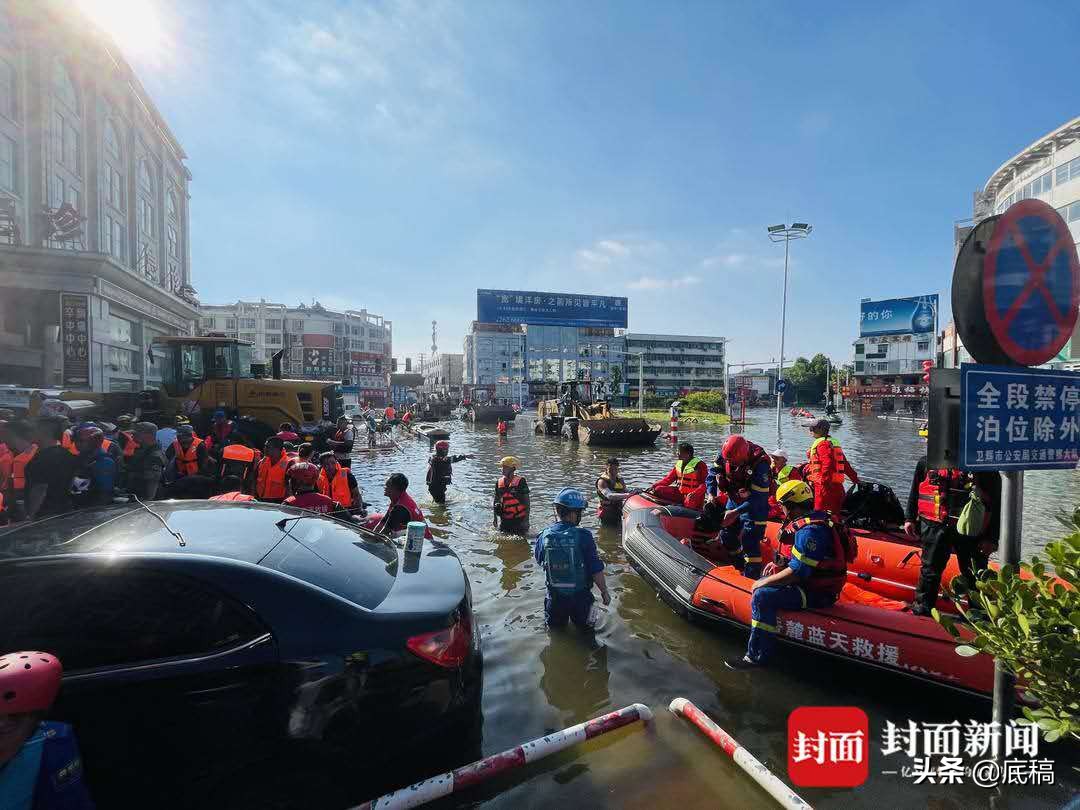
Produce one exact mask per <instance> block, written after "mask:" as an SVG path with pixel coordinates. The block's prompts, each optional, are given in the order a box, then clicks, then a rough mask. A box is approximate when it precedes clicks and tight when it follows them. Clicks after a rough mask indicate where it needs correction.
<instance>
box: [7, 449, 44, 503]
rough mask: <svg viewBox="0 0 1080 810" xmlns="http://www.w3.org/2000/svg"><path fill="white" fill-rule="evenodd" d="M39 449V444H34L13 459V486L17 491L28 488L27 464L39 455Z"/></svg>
mask: <svg viewBox="0 0 1080 810" xmlns="http://www.w3.org/2000/svg"><path fill="white" fill-rule="evenodd" d="M37 451H38V446H37V445H36V444H32V445H30V449H29V450H25V451H23V452H22V453H19V455H17V456H15V458H13V459H12V460H11V488H12V489H13V490H15V492H22V491H23V490H25V489H26V465H27V464H29V463H30V461H31V460H32V459H33V458H34V456H36V455H37Z"/></svg>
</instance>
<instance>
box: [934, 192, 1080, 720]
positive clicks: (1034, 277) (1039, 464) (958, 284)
mask: <svg viewBox="0 0 1080 810" xmlns="http://www.w3.org/2000/svg"><path fill="white" fill-rule="evenodd" d="M952 303H953V315H954V317H955V319H956V328H957V332H958V333H959V335H960V338H961V340H963V342H964V346H965V347H966V348H967V350H968V351H969V352H970V353H971V355H972V357H974V358H975V359H976V360H977V361H978V362H979V363H980V364H993V365H974V364H965V365H963V366H962V367H961V370H960V439H959V441H960V447H959V465H960V467H961V468H963V469H965V470H971V471H976V470H999V471H1000V472H1001V478H1002V482H1001V564H1002V565H1003V566H1004V565H1012V566H1015V565H1016V564H1017V563H1018V562H1019V561H1020V534H1021V529H1022V524H1023V506H1024V470H1034V469H1074V468H1075V467H1076V463H1077V458H1078V450H1080V425H1078V419H1080V414H1078V412H1077V409H1078V407H1080V374H1076V373H1073V372H1065V371H1061V372H1055V371H1045V370H1038V369H1033V368H1029V367H1030V366H1038V365H1041V364H1043V363H1047V362H1049V361H1050V360H1052V359H1053V358H1054V357H1055V356H1056V355H1057V353H1058V352H1059V351H1060V350H1061V348H1062V347H1063V346H1064V345H1065V344H1066V343H1067V342H1068V340H1069V338H1070V337H1071V336H1072V334H1073V330H1074V329H1075V327H1076V319H1077V306H1078V304H1080V260H1078V259H1077V255H1076V245H1075V243H1074V242H1073V238H1072V235H1071V233H1070V232H1069V228H1068V225H1066V224H1065V221H1064V220H1063V219H1062V218H1061V215H1060V214H1059V213H1058V212H1057V211H1055V210H1054V209H1053V208H1052V207H1051V206H1049V205H1047V204H1046V203H1044V202H1042V201H1041V200H1035V199H1030V200H1022V201H1020V202H1018V203H1016V204H1015V205H1013V206H1011V207H1010V208H1009V209H1008V210H1006V211H1005V212H1004V213H1003V214H1001V215H1000V216H995V217H989V218H987V219H985V220H983V221H982V222H980V223H979V224H978V225H976V226H975V227H974V228H973V229H972V230H971V232H970V233H969V234H968V236H967V238H966V239H965V240H964V244H963V246H962V247H961V249H960V252H959V253H958V254H957V258H956V266H955V268H954V270H953V288H952ZM931 379H932V380H933V377H932V378H931ZM935 427H936V426H935ZM1015 684H1016V679H1015V677H1014V676H1013V675H1012V674H1011V673H1009V672H1007V671H1006V670H1005V668H1004V667H1003V666H1002V665H1001V662H1000V661H996V662H995V665H994V715H993V719H994V721H995V722H997V723H999V724H1000V725H999V728H1004V727H1005V725H1006V724H1007V723H1008V721H1009V720H1011V719H1012V715H1013V701H1014V699H1015Z"/></svg>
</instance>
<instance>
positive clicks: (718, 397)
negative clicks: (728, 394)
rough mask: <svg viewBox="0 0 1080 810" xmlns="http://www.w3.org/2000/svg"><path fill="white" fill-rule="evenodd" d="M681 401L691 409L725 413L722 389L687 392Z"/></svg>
mask: <svg viewBox="0 0 1080 810" xmlns="http://www.w3.org/2000/svg"><path fill="white" fill-rule="evenodd" d="M682 403H683V407H685V408H687V409H688V410H691V411H708V412H709V413H727V408H725V407H724V392H723V391H695V392H694V393H692V394H687V395H686V397H685V398H684V399H683V401H682Z"/></svg>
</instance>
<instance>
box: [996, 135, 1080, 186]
mask: <svg viewBox="0 0 1080 810" xmlns="http://www.w3.org/2000/svg"><path fill="white" fill-rule="evenodd" d="M1078 138H1080V116H1077V117H1076V118H1073V119H1072V120H1071V121H1068V122H1066V123H1064V124H1062V125H1061V126H1060V127H1058V128H1057V129H1055V130H1054V131H1053V132H1049V133H1047V134H1046V135H1043V136H1042V137H1041V138H1039V139H1038V140H1037V141H1035V142H1034V143H1032V144H1030V145H1029V146H1028V147H1027V148H1025V149H1023V150H1021V151H1020V152H1018V153H1017V154H1015V155H1013V156H1012V157H1011V158H1009V159H1008V160H1007V161H1005V162H1004V163H1002V164H1001V165H1000V166H998V168H997V169H996V170H995V171H994V173H993V174H992V175H990V179H989V180H987V181H986V186H985V187H984V188H983V191H984V193H986V194H992V195H994V196H996V195H997V193H998V191H999V190H1000V189H1001V188H1002V187H1003V186H1004V185H1005V184H1006V183H1008V182H1010V181H1011V180H1012V179H1013V178H1014V177H1015V176H1016V175H1017V174H1020V173H1022V172H1023V171H1024V170H1025V169H1027V168H1029V167H1030V166H1032V165H1034V164H1036V163H1038V162H1039V161H1041V160H1045V159H1046V158H1047V157H1049V156H1050V155H1051V154H1052V153H1053V151H1054V149H1057V148H1060V147H1062V146H1067V145H1068V144H1070V143H1072V142H1073V141H1075V140H1077V139H1078Z"/></svg>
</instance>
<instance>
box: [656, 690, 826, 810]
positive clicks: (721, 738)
mask: <svg viewBox="0 0 1080 810" xmlns="http://www.w3.org/2000/svg"><path fill="white" fill-rule="evenodd" d="M668 709H670V711H671V713H672V714H674V715H676V716H681V717H685V718H686V719H687V720H689V721H690V722H691V723H693V724H694V725H695V726H697V727H698V728H699V729H700V730H701V732H702V733H703V734H704V735H705V736H706V737H708V738H709V739H710V740H712V741H713V742H714V743H716V744H717V745H719V746H720V747H721V748H723V749H724V753H725V754H727V755H728V756H729V757H731V758H732V759H733V760H735V764H736V765H738V766H739V767H740V768H742V769H743V770H744V771H746V773H748V774H750V777H751V778H752V779H753V780H754V781H755V782H757V783H758V784H759V785H761V786H762V787H763V788H765V790H766V792H767V793H768V794H769V795H770V796H772V797H773V798H774V799H776V801H777V802H778V803H779V804H780V806H781V807H784V808H786V810H810V805H809V804H807V803H806V802H805V801H803V799H802V797H801V796H799V795H798V794H797V793H795V791H793V790H792V789H791V788H789V787H788V786H787V785H785V784H784V783H783V781H782V780H780V779H779V778H777V777H776V776H774V775H773V773H772V772H771V771H770V770H769V769H768V768H766V767H765V766H764V765H762V764H761V763H760V762H758V760H757V759H756V758H755V757H754V755H753V754H751V753H750V752H749V751H747V750H746V749H745V748H743V747H742V746H741V745H739V742H738V740H736V739H735V738H734V737H732V736H731V735H730V734H728V733H727V732H726V731H724V730H723V729H722V728H720V726H718V725H716V723H714V722H713V721H712V719H711V718H710V717H709V716H708V715H707V714H705V712H703V711H701V709H699V708H698V707H697V706H695V705H694V704H693V703H691V702H690V701H689V700H687V699H686V698H675V699H674V700H673V701H671V705H670V706H668Z"/></svg>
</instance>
